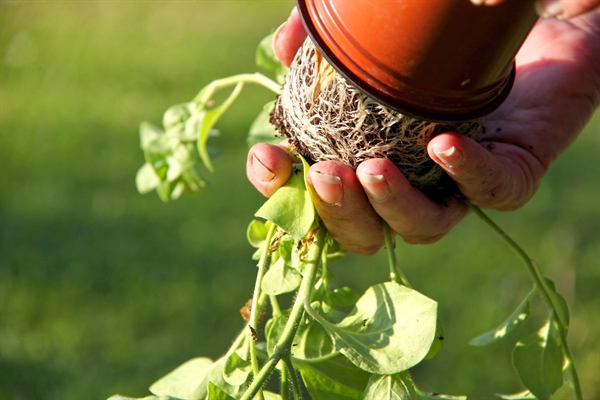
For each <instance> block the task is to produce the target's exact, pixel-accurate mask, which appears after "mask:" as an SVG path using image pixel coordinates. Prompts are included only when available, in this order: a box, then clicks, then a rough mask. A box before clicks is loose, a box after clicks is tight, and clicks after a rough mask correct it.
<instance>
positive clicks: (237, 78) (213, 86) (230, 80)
mask: <svg viewBox="0 0 600 400" xmlns="http://www.w3.org/2000/svg"><path fill="white" fill-rule="evenodd" d="M244 83H256V84H259V85H261V86H263V87H265V88H267V89H269V90H271V91H272V92H274V93H275V94H279V91H280V90H281V86H280V85H279V84H278V83H277V82H275V81H273V80H271V79H269V78H267V77H266V76H265V75H263V74H261V73H258V72H255V73H253V74H239V75H233V76H229V77H227V78H222V79H217V80H215V81H212V82H211V83H209V84H208V85H207V86H205V87H204V88H203V89H202V90H201V91H200V93H198V94H197V95H196V98H194V102H196V103H199V104H205V103H206V102H208V101H209V100H210V99H211V98H212V96H213V94H214V93H215V92H217V91H219V90H221V89H224V88H226V87H228V86H233V85H238V84H244Z"/></svg>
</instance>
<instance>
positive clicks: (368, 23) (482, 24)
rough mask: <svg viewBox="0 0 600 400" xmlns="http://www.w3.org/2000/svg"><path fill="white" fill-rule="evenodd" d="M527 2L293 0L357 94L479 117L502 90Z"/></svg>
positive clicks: (413, 111) (423, 113) (435, 114)
mask: <svg viewBox="0 0 600 400" xmlns="http://www.w3.org/2000/svg"><path fill="white" fill-rule="evenodd" d="M534 3H535V0H505V2H504V3H502V4H501V5H498V6H475V5H473V4H472V3H471V2H470V1H469V0H297V5H298V10H299V11H300V15H301V17H302V20H303V23H304V25H305V27H306V29H307V31H308V33H309V35H310V37H311V38H312V40H313V42H314V43H315V45H316V47H317V48H318V49H319V51H320V52H321V53H322V54H323V56H324V57H325V58H326V59H327V60H328V61H329V62H330V63H331V64H332V65H333V66H334V68H336V69H337V70H338V72H339V73H340V74H342V75H343V76H344V77H345V78H346V79H347V80H349V81H350V82H351V83H353V84H354V85H355V86H357V87H358V88H360V89H361V90H362V91H364V92H365V93H367V94H369V95H370V96H372V97H374V98H376V99H377V100H378V101H380V102H381V103H384V104H386V105H388V106H390V107H392V108H395V109H397V110H399V111H400V112H403V113H405V114H410V115H413V116H416V117H419V118H423V119H428V120H436V121H466V120H470V119H474V118H478V117H482V116H485V115H487V114H489V113H490V112H491V111H493V110H494V109H495V108H496V107H497V106H499V105H500V104H501V103H502V102H503V101H504V99H505V98H506V96H507V95H508V93H509V91H510V89H511V86H512V82H513V80H514V71H515V69H514V57H515V55H516V53H517V51H518V50H519V48H520V47H521V45H522V44H523V42H524V41H525V38H526V37H527V34H528V33H529V31H530V30H531V29H532V28H533V26H534V24H535V22H536V20H537V14H536V12H535V8H534Z"/></svg>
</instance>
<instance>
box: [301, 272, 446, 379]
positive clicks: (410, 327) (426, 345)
mask: <svg viewBox="0 0 600 400" xmlns="http://www.w3.org/2000/svg"><path fill="white" fill-rule="evenodd" d="M314 314H315V313H314V311H313V312H311V315H313V316H314V317H315V318H316V319H317V320H318V321H319V322H320V323H321V324H322V325H323V326H324V327H325V329H326V330H327V331H328V332H329V334H330V335H331V336H332V338H333V340H334V343H335V345H336V348H338V349H339V350H340V351H341V352H342V353H343V354H344V355H345V356H346V357H348V359H349V360H350V361H352V362H353V363H354V364H355V365H356V366H357V367H359V368H361V369H363V370H365V371H368V372H371V373H374V374H381V375H391V374H395V373H398V372H402V371H405V370H407V369H409V368H411V367H413V366H414V365H416V364H418V363H419V362H420V361H421V360H422V359H423V358H424V357H425V356H426V355H427V353H428V352H429V349H430V348H431V345H432V343H433V339H434V337H435V331H436V325H437V303H436V302H435V301H433V300H431V299H429V298H427V297H425V296H424V295H422V294H420V293H419V292H417V291H415V290H413V289H410V288H407V287H405V286H401V285H399V284H397V283H394V282H386V283H382V284H378V285H375V286H372V287H370V288H369V289H367V291H366V292H365V294H363V296H362V297H361V298H360V299H359V300H358V301H357V303H356V305H355V307H354V309H353V310H352V312H351V313H350V315H348V316H347V317H346V318H344V319H343V320H342V321H341V322H340V323H339V324H337V325H334V324H332V323H330V322H328V321H327V320H325V319H324V318H323V317H321V316H319V315H314Z"/></svg>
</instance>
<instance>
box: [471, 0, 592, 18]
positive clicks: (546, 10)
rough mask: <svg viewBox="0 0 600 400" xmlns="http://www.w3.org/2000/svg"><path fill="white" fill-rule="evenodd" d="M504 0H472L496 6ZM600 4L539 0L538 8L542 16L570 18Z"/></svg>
mask: <svg viewBox="0 0 600 400" xmlns="http://www.w3.org/2000/svg"><path fill="white" fill-rule="evenodd" d="M502 2H504V0H471V3H473V4H475V5H478V6H482V5H483V6H495V5H498V4H500V3H502ZM598 6H600V1H599V0H538V1H537V2H536V8H537V11H538V14H539V15H540V17H542V18H558V19H569V18H573V17H576V16H577V15H580V14H583V13H585V12H588V11H591V10H593V9H594V8H596V7H598Z"/></svg>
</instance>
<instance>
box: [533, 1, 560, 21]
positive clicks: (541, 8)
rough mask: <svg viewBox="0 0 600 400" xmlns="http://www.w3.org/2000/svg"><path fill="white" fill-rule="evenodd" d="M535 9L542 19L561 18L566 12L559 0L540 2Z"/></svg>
mask: <svg viewBox="0 0 600 400" xmlns="http://www.w3.org/2000/svg"><path fill="white" fill-rule="evenodd" d="M535 8H536V10H537V13H538V15H539V16H540V17H542V18H560V17H561V16H562V13H563V11H564V10H563V7H562V4H560V1H559V0H538V1H537V2H536V3H535Z"/></svg>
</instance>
